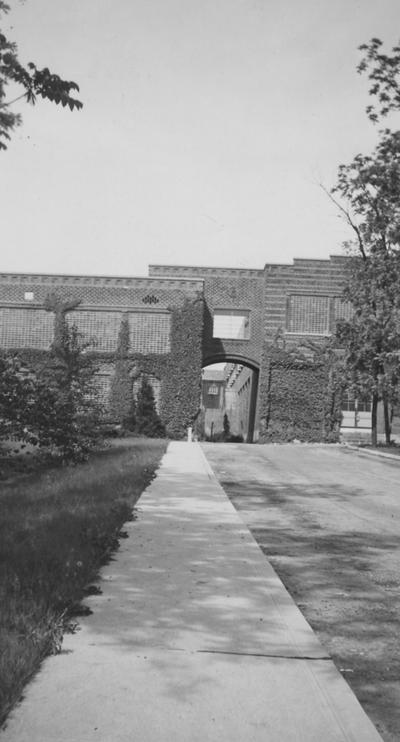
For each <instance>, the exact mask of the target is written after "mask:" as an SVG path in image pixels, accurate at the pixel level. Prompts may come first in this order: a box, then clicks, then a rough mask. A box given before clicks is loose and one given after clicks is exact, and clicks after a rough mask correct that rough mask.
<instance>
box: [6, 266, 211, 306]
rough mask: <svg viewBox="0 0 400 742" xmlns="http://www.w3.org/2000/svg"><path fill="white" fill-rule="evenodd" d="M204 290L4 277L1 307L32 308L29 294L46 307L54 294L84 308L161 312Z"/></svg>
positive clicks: (196, 283)
mask: <svg viewBox="0 0 400 742" xmlns="http://www.w3.org/2000/svg"><path fill="white" fill-rule="evenodd" d="M202 290H203V281H201V280H190V279H188V280H179V279H177V280H174V279H172V278H166V279H162V278H157V279H151V278H126V279H124V278H112V277H111V278H108V277H106V276H105V277H96V276H93V277H90V276H35V275H23V274H22V275H13V274H4V273H3V274H0V305H2V304H8V303H13V304H29V303H30V302H27V301H26V300H25V294H26V293H29V292H30V293H33V300H32V301H33V303H34V304H35V305H43V303H44V301H45V298H46V296H47V294H49V293H50V292H53V291H55V292H58V293H62V295H63V296H66V297H67V298H71V299H79V300H80V301H81V302H82V306H85V307H86V306H99V307H107V306H108V307H112V308H118V307H119V308H130V307H132V308H133V307H135V308H136V307H137V308H139V307H141V308H142V309H144V310H145V309H146V305H148V304H149V301H148V300H149V297H150V298H151V300H152V301H151V303H150V304H151V305H156V306H157V309H168V308H169V307H180V306H182V304H183V303H184V301H185V298H186V297H188V296H190V297H192V298H194V297H195V296H197V295H198V294H199V292H200V293H201V292H202Z"/></svg>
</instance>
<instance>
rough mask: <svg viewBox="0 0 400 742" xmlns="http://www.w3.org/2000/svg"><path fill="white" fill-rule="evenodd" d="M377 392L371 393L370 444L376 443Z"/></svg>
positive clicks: (374, 444)
mask: <svg viewBox="0 0 400 742" xmlns="http://www.w3.org/2000/svg"><path fill="white" fill-rule="evenodd" d="M377 420H378V394H377V392H374V393H373V395H372V409H371V444H372V445H373V446H377V445H378V425H377Z"/></svg>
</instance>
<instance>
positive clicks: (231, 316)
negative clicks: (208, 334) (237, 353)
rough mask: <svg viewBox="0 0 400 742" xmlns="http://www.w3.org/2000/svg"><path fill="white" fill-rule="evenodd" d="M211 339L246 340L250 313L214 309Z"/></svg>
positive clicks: (237, 310)
mask: <svg viewBox="0 0 400 742" xmlns="http://www.w3.org/2000/svg"><path fill="white" fill-rule="evenodd" d="M213 337H215V338H225V339H227V340H248V339H249V338H250V312H249V311H246V310H243V309H216V310H215V311H214V327H213Z"/></svg>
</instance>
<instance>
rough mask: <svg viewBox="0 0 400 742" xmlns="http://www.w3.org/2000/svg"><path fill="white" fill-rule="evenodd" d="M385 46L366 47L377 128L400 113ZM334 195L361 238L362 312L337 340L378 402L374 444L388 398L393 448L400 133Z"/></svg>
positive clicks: (350, 292)
mask: <svg viewBox="0 0 400 742" xmlns="http://www.w3.org/2000/svg"><path fill="white" fill-rule="evenodd" d="M381 46H382V42H381V41H380V40H379V39H372V40H371V41H370V42H369V44H364V45H363V46H362V47H360V49H361V50H362V51H363V52H364V57H363V59H362V61H361V63H360V65H359V67H358V70H359V72H361V73H364V72H366V73H368V77H369V79H370V80H371V83H372V85H371V88H370V91H369V92H370V96H371V97H372V99H373V103H371V104H370V105H369V106H368V107H367V115H368V117H369V118H370V120H372V121H373V122H374V123H375V122H378V121H380V120H381V118H383V117H385V116H387V115H388V114H389V113H390V112H391V111H395V110H399V109H400V47H399V46H396V47H394V48H393V50H392V54H391V55H387V54H383V53H382V52H381ZM331 197H332V199H333V200H334V201H335V203H336V204H337V206H338V207H339V209H340V211H341V213H342V214H343V215H344V217H345V219H346V221H347V223H348V224H349V226H350V227H351V229H352V231H353V235H354V239H353V240H352V241H351V242H349V243H347V248H348V250H349V252H350V255H351V256H352V259H351V261H350V263H349V270H348V276H347V283H346V287H345V292H344V298H345V299H346V300H347V301H350V302H351V303H352V305H353V309H354V313H353V316H352V318H351V319H350V320H348V321H341V322H340V323H339V324H338V328H337V339H338V341H339V342H340V343H341V345H342V347H343V348H344V349H345V369H346V372H347V376H348V382H349V386H350V388H351V389H352V390H353V392H354V393H355V394H356V395H358V396H360V397H364V398H366V397H369V398H372V442H373V443H374V444H376V442H377V407H378V402H379V401H382V402H383V409H384V418H385V434H386V441H387V442H388V443H389V442H390V417H391V414H390V405H392V406H393V405H395V404H396V403H397V402H398V400H399V377H400V363H399V357H400V131H391V130H390V129H388V128H386V129H384V130H382V131H380V132H379V138H378V144H377V145H376V147H375V149H374V150H373V152H372V154H368V155H363V154H358V155H356V157H355V158H354V159H353V161H352V162H351V163H350V164H348V165H340V167H339V171H338V179H337V183H336V185H335V187H334V188H333V189H332V193H331Z"/></svg>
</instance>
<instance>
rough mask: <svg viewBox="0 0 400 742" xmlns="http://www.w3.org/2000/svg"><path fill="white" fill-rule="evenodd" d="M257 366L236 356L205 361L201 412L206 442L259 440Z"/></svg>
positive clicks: (213, 357)
mask: <svg viewBox="0 0 400 742" xmlns="http://www.w3.org/2000/svg"><path fill="white" fill-rule="evenodd" d="M258 382H259V365H258V364H257V363H256V362H254V361H252V360H249V359H248V358H244V357H242V356H239V355H222V354H221V355H214V356H210V357H208V358H206V359H204V363H203V377H202V412H203V426H204V434H205V437H206V438H207V439H209V440H224V439H226V440H243V441H244V442H246V443H254V442H255V441H257V440H258V432H259V431H258V425H257V399H258Z"/></svg>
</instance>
